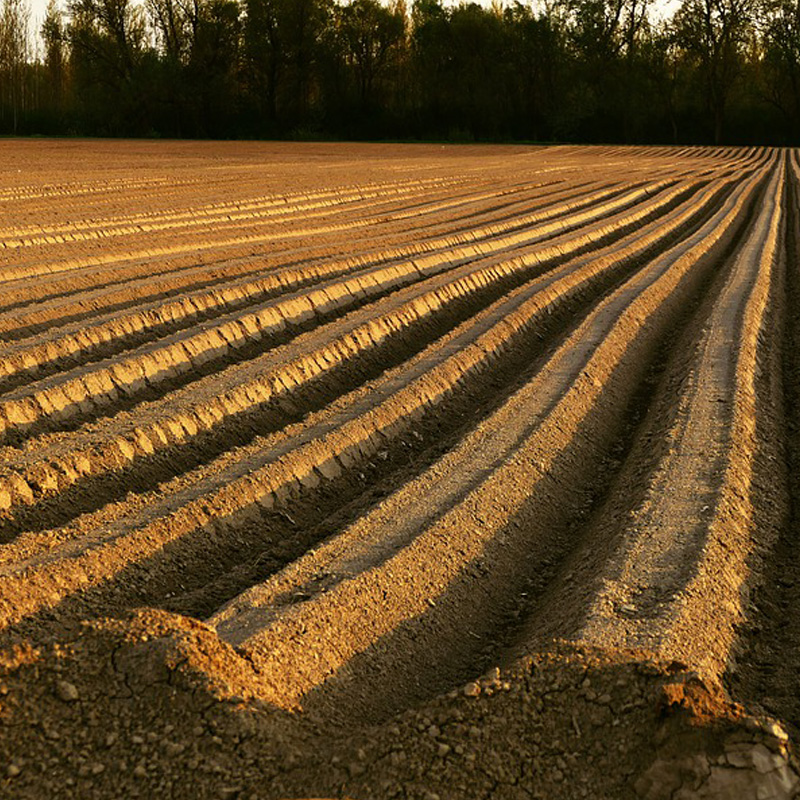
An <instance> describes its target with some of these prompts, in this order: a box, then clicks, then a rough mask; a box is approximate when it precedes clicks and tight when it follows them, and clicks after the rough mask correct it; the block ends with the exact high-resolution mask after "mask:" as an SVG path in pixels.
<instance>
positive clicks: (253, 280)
mask: <svg viewBox="0 0 800 800" xmlns="http://www.w3.org/2000/svg"><path fill="white" fill-rule="evenodd" d="M0 177H1V178H2V180H0V338H1V339H2V344H1V345H0V796H2V797H9V798H62V797H63V798H67V797H69V798H120V797H125V798H128V797H131V798H134V797H146V798H175V799H176V800H177V799H182V798H187V800H201V799H202V798H242V799H244V798H248V799H250V798H252V799H253V800H256V799H259V798H264V800H273V799H274V800H279V799H280V798H287V799H288V798H321V797H326V798H333V797H353V798H363V799H364V800H366V799H367V798H415V799H416V798H419V799H420V800H437V798H438V800H445V799H446V798H485V799H486V800H502V798H583V797H588V798H631V799H633V798H639V799H640V800H688V799H689V798H709V799H710V798H730V800H742V799H744V798H753V800H783V799H784V798H793V797H797V796H798V795H800V773H799V772H798V763H797V760H796V756H795V749H794V745H793V741H796V737H797V736H798V735H800V614H798V609H800V559H799V558H798V552H800V478H798V475H800V410H799V409H800V317H798V315H797V313H796V309H797V308H798V305H800V274H798V269H800V249H798V248H799V247H800V245H799V244H798V241H799V240H798V234H797V230H798V225H799V224H800V216H799V211H798V210H799V209H800V154H798V152H796V151H779V150H766V149H733V148H728V149H726V148H715V149H713V148H705V149H703V148H683V149H680V148H610V147H593V148H590V147H583V148H578V147H552V148H531V147H478V146H475V147H439V146H399V145H391V146H389V145H339V144H337V145H323V144H314V145H293V144H281V145H276V144H254V143H225V144H212V143H188V142H187V143H163V142H136V143H131V142H81V141H63V142H47V141H21V142H16V141H2V142H0Z"/></svg>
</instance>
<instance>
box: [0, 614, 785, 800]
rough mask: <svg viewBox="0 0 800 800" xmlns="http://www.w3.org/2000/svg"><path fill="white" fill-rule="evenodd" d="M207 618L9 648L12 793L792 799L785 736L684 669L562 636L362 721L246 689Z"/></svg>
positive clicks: (2, 752) (83, 631) (0, 749)
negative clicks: (288, 705) (298, 710)
mask: <svg viewBox="0 0 800 800" xmlns="http://www.w3.org/2000/svg"><path fill="white" fill-rule="evenodd" d="M258 685H259V676H258V675H257V674H254V670H253V668H252V665H250V664H249V663H248V662H247V661H245V660H244V659H242V658H240V657H239V656H237V655H236V654H235V652H234V651H233V650H232V649H231V648H229V647H228V646H226V645H224V644H222V643H220V641H219V639H218V638H217V637H216V635H215V634H214V633H213V632H212V631H210V630H209V629H208V628H207V627H206V626H204V625H202V624H201V623H193V622H191V621H189V620H187V619H186V618H183V617H178V616H174V615H169V614H167V613H165V612H156V611H143V612H138V613H135V614H133V615H132V616H130V617H129V618H128V619H125V620H99V621H95V622H92V623H84V624H83V625H81V626H80V628H79V629H77V630H75V631H74V632H73V637H71V638H67V639H65V640H64V641H61V642H59V643H52V644H48V645H45V646H42V647H40V648H39V649H38V650H33V649H32V648H30V647H29V646H24V645H20V646H19V647H18V648H16V649H15V650H14V651H7V652H6V653H5V655H4V660H3V666H2V684H1V685H0V692H2V717H1V718H0V719H1V724H0V758H2V764H3V765H4V775H3V780H2V786H3V791H4V793H5V794H6V796H9V797H19V798H28V797H30V798H41V797H51V798H61V797H75V798H95V797H97V798H107V797H148V796H149V797H153V796H156V797H173V798H187V799H188V798H193V799H194V798H206V797H208V798H220V797H229V798H234V797H235V798H283V797H287V798H288V797H293V798H297V797H317V796H319V797H325V796H330V797H341V796H350V797H365V798H371V797H387V798H388V797H413V798H426V800H431V798H433V797H435V796H438V797H440V798H464V797H493V798H494V797H496V798H501V797H509V798H511V797H514V798H516V797H528V796H530V797H543V798H544V797H548V798H561V797H563V798H573V797H614V798H624V797H631V798H647V800H660V799H661V798H675V797H681V798H683V797H686V798H688V797H708V798H712V797H713V798H720V797H731V798H733V797H737V798H743V797H763V798H776V800H777V798H788V797H791V796H793V795H792V792H793V790H795V789H796V788H797V787H798V785H800V782H798V779H797V774H796V772H795V765H794V764H793V763H792V762H791V757H790V755H789V753H788V750H787V738H786V734H785V733H784V732H783V730H782V728H781V727H780V726H779V725H778V724H777V723H775V722H774V721H772V720H769V719H763V720H757V719H755V718H754V717H751V716H748V715H746V714H745V713H744V712H743V710H742V709H741V708H740V707H738V706H735V705H732V704H731V703H729V702H727V701H726V700H725V699H724V698H723V696H722V694H721V693H720V692H719V691H716V690H714V689H712V688H709V687H707V686H705V685H704V684H703V683H702V681H701V680H700V679H699V678H698V677H697V676H696V675H694V674H693V673H691V672H688V671H687V670H686V668H685V667H683V666H682V665H678V664H675V663H673V664H666V665H665V664H659V663H657V662H655V661H652V660H649V659H647V658H646V657H642V656H639V657H637V656H636V654H634V653H619V652H617V653H613V654H612V653H604V652H602V651H597V650H591V649H587V648H577V647H574V646H570V645H567V644H560V645H559V644H556V643H554V646H553V648H552V649H550V650H549V651H548V652H546V653H541V654H535V655H531V656H529V657H527V658H525V659H522V660H520V661H519V662H517V663H516V664H514V665H512V666H511V667H510V668H508V669H504V670H499V669H496V670H493V671H491V672H490V673H489V674H488V675H485V676H483V677H482V678H479V679H477V680H476V681H474V682H470V683H468V684H466V685H465V686H463V687H461V688H459V689H458V690H454V691H452V692H451V693H449V694H448V695H443V696H440V697H437V698H435V699H433V700H431V701H430V702H428V703H425V704H423V705H421V706H419V707H418V708H414V709H411V710H408V711H406V712H404V713H402V714H400V715H398V716H396V717H395V718H392V719H390V720H388V721H386V722H385V723H383V724H381V725H379V726H375V727H370V728H367V729H363V730H353V729H345V728H342V727H339V726H336V725H335V724H333V723H330V722H328V723H326V722H324V721H322V720H319V719H314V718H313V717H311V716H309V715H303V714H291V713H287V712H284V711H281V710H279V709H276V708H275V707H273V706H270V705H269V704H267V703H264V702H263V701H261V700H259V698H258V696H257V695H258Z"/></svg>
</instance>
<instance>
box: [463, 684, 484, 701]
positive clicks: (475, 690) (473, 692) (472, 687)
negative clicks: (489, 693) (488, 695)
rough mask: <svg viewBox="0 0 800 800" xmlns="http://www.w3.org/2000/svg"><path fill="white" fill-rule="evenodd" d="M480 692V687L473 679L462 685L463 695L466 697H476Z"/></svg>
mask: <svg viewBox="0 0 800 800" xmlns="http://www.w3.org/2000/svg"><path fill="white" fill-rule="evenodd" d="M480 693H481V687H480V686H479V685H478V684H477V683H475V682H474V681H473V682H471V683H468V684H467V685H466V686H465V687H464V695H465V696H466V697H477V696H478V695H479V694H480Z"/></svg>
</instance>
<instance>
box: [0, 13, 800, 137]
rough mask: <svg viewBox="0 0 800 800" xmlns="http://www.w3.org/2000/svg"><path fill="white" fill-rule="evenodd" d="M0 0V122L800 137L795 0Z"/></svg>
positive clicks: (218, 133) (106, 130)
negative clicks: (36, 14) (31, 4)
mask: <svg viewBox="0 0 800 800" xmlns="http://www.w3.org/2000/svg"><path fill="white" fill-rule="evenodd" d="M57 1H58V0H50V6H49V7H48V11H47V14H46V17H45V20H44V23H43V25H42V29H41V40H42V43H43V49H42V50H41V53H42V56H41V60H36V59H34V58H33V56H32V50H31V46H30V41H31V38H30V37H31V31H30V29H29V19H30V12H29V10H28V7H27V5H26V3H27V2H28V0H0V3H2V13H0V131H2V132H13V131H19V132H23V133H24V132H27V131H30V132H36V131H41V132H45V133H56V132H60V133H69V132H75V133H83V134H99V135H141V136H151V135H158V136H183V137H239V136H248V137H287V138H315V137H334V138H356V139H357V138H395V139H396V138H420V139H435V138H443V139H447V138H449V139H453V140H459V141H489V140H507V139H516V140H536V141H548V140H550V141H553V140H559V141H603V142H612V141H616V142H681V143H683V142H687V143H688V142H742V143H744V142H755V141H771V142H776V143H796V142H797V139H798V137H800V0H683V2H682V3H681V6H680V8H679V9H678V11H677V12H676V13H675V14H674V15H673V17H672V18H671V19H669V20H666V21H663V22H654V21H653V12H654V10H655V6H653V2H654V0H541V2H538V3H537V4H535V5H534V4H532V2H531V1H530V0H526V1H525V2H522V1H521V0H506V2H499V0H498V2H496V3H495V4H494V5H493V6H492V7H490V8H487V7H485V6H483V5H478V4H477V3H474V2H473V3H471V2H463V1H462V2H460V3H458V4H453V3H451V2H447V3H445V2H444V0H413V2H411V3H410V5H407V4H406V0H143V2H138V0H67V1H68V3H69V5H68V6H67V8H66V9H61V8H59V7H58V6H57V5H56V2H57Z"/></svg>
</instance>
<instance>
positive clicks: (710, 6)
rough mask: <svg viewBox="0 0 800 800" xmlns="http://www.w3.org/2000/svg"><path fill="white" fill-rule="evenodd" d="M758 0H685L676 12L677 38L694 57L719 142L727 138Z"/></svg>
mask: <svg viewBox="0 0 800 800" xmlns="http://www.w3.org/2000/svg"><path fill="white" fill-rule="evenodd" d="M753 5H754V0H683V3H682V5H681V7H680V8H679V9H678V12H677V13H676V15H675V22H674V24H675V31H676V36H677V41H678V42H679V44H680V46H681V47H682V49H683V50H684V52H685V53H686V55H687V56H688V57H690V58H693V59H694V62H695V64H694V66H695V75H696V79H697V80H698V81H699V82H700V83H701V85H702V87H703V94H704V99H705V106H706V109H707V112H708V114H709V117H710V120H711V124H712V130H713V137H714V142H715V144H720V143H721V142H722V139H723V129H724V124H725V116H726V112H727V110H728V103H729V100H730V97H731V92H732V90H733V88H734V86H735V84H736V82H737V80H738V78H739V76H740V75H741V73H742V70H743V66H744V61H745V58H744V48H745V46H746V44H747V41H748V37H749V35H750V33H751V31H752V27H751V25H752V18H753Z"/></svg>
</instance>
